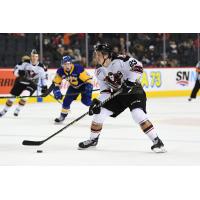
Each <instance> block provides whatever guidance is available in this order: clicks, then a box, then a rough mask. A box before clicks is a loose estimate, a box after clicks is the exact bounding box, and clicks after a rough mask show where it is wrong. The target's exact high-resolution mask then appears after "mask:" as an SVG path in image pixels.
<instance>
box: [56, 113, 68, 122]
mask: <svg viewBox="0 0 200 200" xmlns="http://www.w3.org/2000/svg"><path fill="white" fill-rule="evenodd" d="M65 117H67V114H63V113H61V114H60V117H58V118H56V119H55V122H56V123H60V122H63V121H64V120H65Z"/></svg>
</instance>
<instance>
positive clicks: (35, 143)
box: [22, 140, 43, 146]
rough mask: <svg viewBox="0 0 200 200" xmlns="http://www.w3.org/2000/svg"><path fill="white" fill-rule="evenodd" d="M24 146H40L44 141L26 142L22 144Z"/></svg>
mask: <svg viewBox="0 0 200 200" xmlns="http://www.w3.org/2000/svg"><path fill="white" fill-rule="evenodd" d="M22 144H23V145H27V146H39V145H41V144H43V141H30V140H24V141H23V142H22Z"/></svg>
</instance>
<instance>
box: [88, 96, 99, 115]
mask: <svg viewBox="0 0 200 200" xmlns="http://www.w3.org/2000/svg"><path fill="white" fill-rule="evenodd" d="M100 112H101V101H99V100H98V99H93V101H92V104H91V105H90V108H89V115H93V114H99V113H100Z"/></svg>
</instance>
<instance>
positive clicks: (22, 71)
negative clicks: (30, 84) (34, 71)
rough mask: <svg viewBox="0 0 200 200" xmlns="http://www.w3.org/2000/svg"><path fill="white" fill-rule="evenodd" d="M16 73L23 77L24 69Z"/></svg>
mask: <svg viewBox="0 0 200 200" xmlns="http://www.w3.org/2000/svg"><path fill="white" fill-rule="evenodd" d="M18 74H19V76H20V77H25V75H26V71H25V70H19V71H18Z"/></svg>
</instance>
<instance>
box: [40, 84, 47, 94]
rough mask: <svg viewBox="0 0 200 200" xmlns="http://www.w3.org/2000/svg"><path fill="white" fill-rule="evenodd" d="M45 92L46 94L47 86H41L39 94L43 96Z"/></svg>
mask: <svg viewBox="0 0 200 200" xmlns="http://www.w3.org/2000/svg"><path fill="white" fill-rule="evenodd" d="M46 92H47V86H46V85H44V86H42V89H41V93H42V94H44V93H46Z"/></svg>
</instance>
